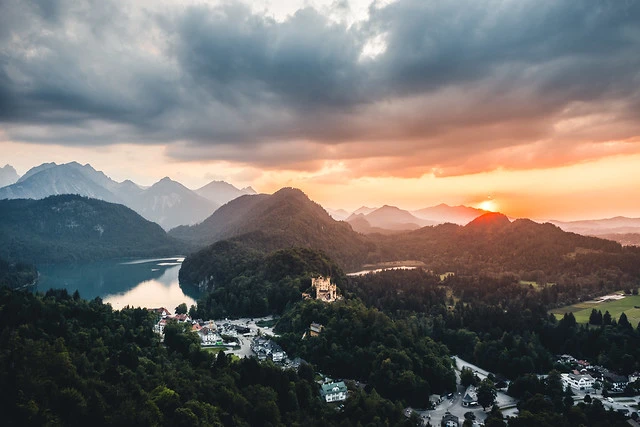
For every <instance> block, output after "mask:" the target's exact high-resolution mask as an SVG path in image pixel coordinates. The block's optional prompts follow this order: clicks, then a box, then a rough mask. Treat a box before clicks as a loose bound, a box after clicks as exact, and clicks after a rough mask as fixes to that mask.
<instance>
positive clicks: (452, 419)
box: [440, 411, 460, 427]
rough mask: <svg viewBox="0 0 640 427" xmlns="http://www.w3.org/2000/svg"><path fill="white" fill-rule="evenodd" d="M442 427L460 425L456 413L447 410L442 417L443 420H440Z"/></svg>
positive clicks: (457, 426)
mask: <svg viewBox="0 0 640 427" xmlns="http://www.w3.org/2000/svg"><path fill="white" fill-rule="evenodd" d="M440 426H441V427H460V420H459V418H458V417H456V416H455V415H453V414H451V412H449V411H447V412H445V413H444V416H443V417H442V421H440Z"/></svg>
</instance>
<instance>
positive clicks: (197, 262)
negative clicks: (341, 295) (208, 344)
mask: <svg viewBox="0 0 640 427" xmlns="http://www.w3.org/2000/svg"><path fill="white" fill-rule="evenodd" d="M318 275H322V276H330V277H331V279H332V281H333V283H335V284H337V285H338V286H342V284H343V282H344V280H345V276H344V273H343V272H342V270H341V269H340V267H338V265H336V263H335V262H334V261H333V260H332V259H330V258H329V257H328V256H327V255H326V254H324V253H322V252H318V251H315V250H312V249H307V248H288V249H281V250H277V251H274V252H271V253H268V254H264V253H262V252H259V251H256V250H254V249H250V248H248V247H247V246H245V245H243V244H240V243H238V242H233V241H225V240H223V241H220V242H216V243H214V244H213V245H211V246H210V247H208V248H207V249H205V250H202V251H200V252H198V253H197V254H196V255H194V256H190V257H188V258H187V259H185V260H184V262H183V263H182V267H181V268H180V284H181V285H198V286H199V288H200V289H201V290H203V291H210V292H208V293H206V294H204V295H203V297H202V298H201V299H200V300H199V301H198V307H197V317H201V318H205V319H206V318H215V319H218V318H223V317H243V316H249V317H260V316H265V315H268V314H276V315H281V314H282V313H283V312H284V311H285V309H286V308H288V307H290V306H291V305H293V304H295V303H296V302H299V301H301V300H302V294H301V293H302V292H305V291H309V289H308V288H310V286H311V278H312V277H317V276H318Z"/></svg>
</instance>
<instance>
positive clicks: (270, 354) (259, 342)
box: [251, 337, 287, 362]
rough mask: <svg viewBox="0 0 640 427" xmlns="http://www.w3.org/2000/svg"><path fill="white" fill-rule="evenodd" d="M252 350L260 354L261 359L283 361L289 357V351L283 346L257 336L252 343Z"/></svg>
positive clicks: (257, 354)
mask: <svg viewBox="0 0 640 427" xmlns="http://www.w3.org/2000/svg"><path fill="white" fill-rule="evenodd" d="M251 350H252V351H253V352H254V353H255V354H256V356H258V359H259V360H267V359H271V360H273V361H274V362H283V361H284V360H285V359H286V358H287V353H285V352H284V350H283V349H282V347H280V346H279V345H278V344H277V343H275V342H273V341H271V340H270V339H267V338H263V337H255V338H254V339H253V342H252V343H251Z"/></svg>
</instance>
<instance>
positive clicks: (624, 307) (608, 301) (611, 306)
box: [549, 294, 640, 327]
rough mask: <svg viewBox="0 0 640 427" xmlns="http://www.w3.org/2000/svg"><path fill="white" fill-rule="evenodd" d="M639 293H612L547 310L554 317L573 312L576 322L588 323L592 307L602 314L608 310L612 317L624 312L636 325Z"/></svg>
mask: <svg viewBox="0 0 640 427" xmlns="http://www.w3.org/2000/svg"><path fill="white" fill-rule="evenodd" d="M639 307H640V295H627V296H624V295H621V294H615V296H614V294H612V295H607V296H605V297H601V298H597V299H595V300H591V301H583V302H579V303H577V304H573V305H568V306H565V307H560V308H554V309H553V310H549V312H550V313H553V314H554V315H555V316H556V318H558V319H561V318H562V316H564V313H573V315H574V316H575V318H576V321H577V322H578V323H588V322H589V315H590V314H591V310H592V309H594V308H595V309H596V310H600V311H601V312H602V314H604V313H605V311H609V313H611V316H612V317H613V318H614V319H616V320H617V319H618V317H620V314H621V313H622V312H624V313H625V314H626V315H627V317H628V318H629V322H630V323H631V325H633V326H634V327H636V326H637V325H638V322H640V308H639Z"/></svg>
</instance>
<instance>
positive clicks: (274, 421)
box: [0, 288, 415, 427]
mask: <svg viewBox="0 0 640 427" xmlns="http://www.w3.org/2000/svg"><path fill="white" fill-rule="evenodd" d="M156 320H157V319H156V316H155V315H154V314H152V313H150V312H149V311H147V310H145V309H142V308H135V309H134V308H128V307H127V308H125V309H123V310H121V311H113V310H112V308H111V306H110V305H108V304H103V303H102V301H100V299H99V298H96V299H94V300H93V301H90V302H89V301H85V300H82V299H81V298H79V297H78V296H77V295H74V296H73V297H72V296H70V295H69V294H67V292H66V291H49V292H47V294H46V295H41V294H35V295H34V294H33V293H29V292H16V291H9V290H8V289H3V288H0V325H2V334H0V384H2V387H0V409H1V410H2V417H3V421H4V423H3V425H8V426H43V425H55V426H172V427H173V426H189V427H199V426H222V425H225V426H227V425H228V426H231V425H233V426H258V425H261V426H285V425H286V426H300V425H309V426H322V425H340V426H345V427H348V426H356V425H389V426H391V425H392V426H410V425H415V423H410V420H409V419H407V418H405V417H404V416H403V414H402V405H401V404H400V403H399V402H391V401H389V400H386V399H384V398H382V397H380V395H378V394H377V393H375V392H372V393H370V394H369V393H366V392H364V391H362V390H359V389H356V390H353V391H350V398H349V399H348V400H347V401H346V402H344V407H343V409H342V410H341V411H336V410H335V407H333V406H330V405H327V404H326V403H324V402H323V401H322V400H321V399H320V398H319V386H318V385H317V384H316V383H315V381H314V376H315V372H314V370H313V368H312V367H311V366H310V365H307V364H303V365H302V366H301V367H300V369H299V370H298V371H295V370H291V369H287V370H283V369H281V368H279V367H276V366H274V365H273V364H271V363H265V364H260V363H258V361H257V360H256V359H254V358H246V359H241V360H236V361H233V360H232V358H231V357H229V356H226V355H225V354H224V352H220V353H219V354H218V355H214V354H213V353H209V352H207V351H205V350H201V348H200V345H199V338H198V337H197V335H195V334H192V333H185V329H184V328H183V325H182V324H178V323H170V324H168V325H167V327H166V328H165V340H164V345H163V344H161V343H160V342H159V340H158V336H157V335H156V334H155V333H154V332H153V325H154V323H155V321H156ZM189 326H190V325H189ZM189 329H190V328H189Z"/></svg>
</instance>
